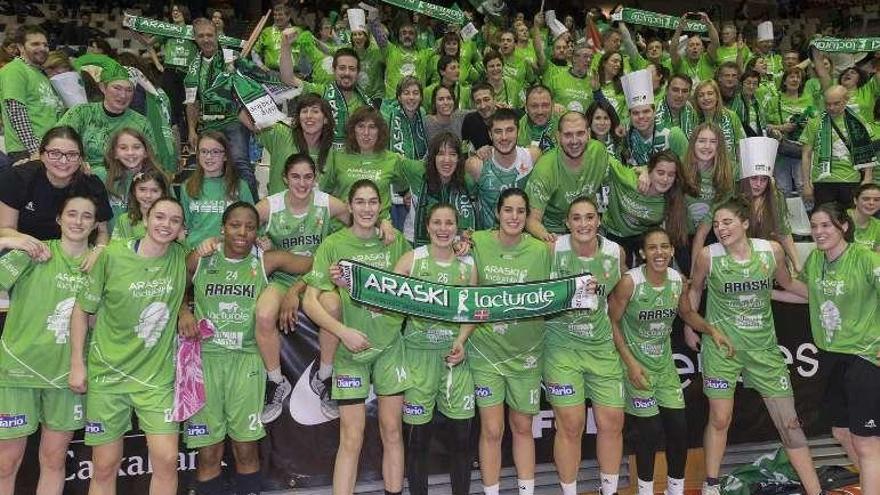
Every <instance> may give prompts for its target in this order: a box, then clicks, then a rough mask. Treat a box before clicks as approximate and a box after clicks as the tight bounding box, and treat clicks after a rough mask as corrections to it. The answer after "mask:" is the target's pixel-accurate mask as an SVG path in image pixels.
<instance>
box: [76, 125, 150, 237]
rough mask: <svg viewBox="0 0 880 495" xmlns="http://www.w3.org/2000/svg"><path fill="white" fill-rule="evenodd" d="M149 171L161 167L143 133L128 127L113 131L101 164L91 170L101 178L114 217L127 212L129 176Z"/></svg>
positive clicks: (130, 178) (130, 177)
mask: <svg viewBox="0 0 880 495" xmlns="http://www.w3.org/2000/svg"><path fill="white" fill-rule="evenodd" d="M148 170H161V168H160V167H159V166H158V162H157V161H156V157H155V156H154V155H153V151H152V148H151V147H150V144H149V142H148V141H147V139H146V138H145V137H144V135H143V134H141V133H140V131H137V130H135V129H131V128H128V127H126V128H124V129H120V130H119V131H118V132H116V133H115V134H113V136H112V137H111V138H110V143H109V144H108V145H107V151H106V152H105V153H104V166H103V167H95V168H94V169H92V173H94V174H95V175H96V176H97V177H98V178H100V179H101V180H102V181H104V187H106V188H107V196H108V197H109V198H110V208H111V209H112V210H113V217H114V218H119V217H121V216H123V215H125V213H127V212H128V206H129V204H128V202H129V200H130V199H131V197H130V196H129V194H128V191H129V188H130V187H129V186H131V180H132V177H134V176H135V175H136V174H139V173H141V172H146V171H148ZM135 206H136V205H135ZM114 225H115V223H114Z"/></svg>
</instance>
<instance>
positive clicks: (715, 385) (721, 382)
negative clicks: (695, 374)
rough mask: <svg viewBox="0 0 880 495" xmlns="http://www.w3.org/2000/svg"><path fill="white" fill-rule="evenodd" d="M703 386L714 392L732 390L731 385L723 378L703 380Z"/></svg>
mask: <svg viewBox="0 0 880 495" xmlns="http://www.w3.org/2000/svg"><path fill="white" fill-rule="evenodd" d="M703 385H704V386H705V387H706V388H711V389H714V390H727V389H729V388H730V383H727V380H725V379H723V378H711V377H710V378H706V379H704V380H703Z"/></svg>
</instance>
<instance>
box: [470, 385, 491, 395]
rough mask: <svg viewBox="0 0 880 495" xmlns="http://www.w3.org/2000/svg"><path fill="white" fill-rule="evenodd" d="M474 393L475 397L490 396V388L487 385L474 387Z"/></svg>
mask: <svg viewBox="0 0 880 495" xmlns="http://www.w3.org/2000/svg"><path fill="white" fill-rule="evenodd" d="M474 395H476V396H477V397H492V389H491V388H489V387H483V386H477V387H474Z"/></svg>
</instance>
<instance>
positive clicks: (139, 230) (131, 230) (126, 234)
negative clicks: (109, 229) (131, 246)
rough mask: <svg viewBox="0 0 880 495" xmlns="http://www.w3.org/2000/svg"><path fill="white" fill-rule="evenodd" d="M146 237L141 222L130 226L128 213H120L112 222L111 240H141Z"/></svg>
mask: <svg viewBox="0 0 880 495" xmlns="http://www.w3.org/2000/svg"><path fill="white" fill-rule="evenodd" d="M145 235H147V227H146V226H145V225H144V222H143V221H139V222H137V223H136V224H134V225H132V224H131V219H130V218H128V213H127V212H126V213H122V214H120V215H119V216H117V217H115V218H114V220H113V236H112V237H113V239H141V238H143V237H144V236H145Z"/></svg>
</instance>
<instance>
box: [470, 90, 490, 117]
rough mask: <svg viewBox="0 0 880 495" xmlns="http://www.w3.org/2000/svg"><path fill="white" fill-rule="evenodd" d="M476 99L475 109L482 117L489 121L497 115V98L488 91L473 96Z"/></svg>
mask: <svg viewBox="0 0 880 495" xmlns="http://www.w3.org/2000/svg"><path fill="white" fill-rule="evenodd" d="M472 97H473V99H474V108H476V109H477V112H479V114H480V117H483V119H488V118H489V117H491V116H492V114H493V113H495V97H494V96H493V95H492V92H491V91H489V90H488V89H484V90H480V91H477V92H475V93H473V95H472Z"/></svg>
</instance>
